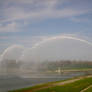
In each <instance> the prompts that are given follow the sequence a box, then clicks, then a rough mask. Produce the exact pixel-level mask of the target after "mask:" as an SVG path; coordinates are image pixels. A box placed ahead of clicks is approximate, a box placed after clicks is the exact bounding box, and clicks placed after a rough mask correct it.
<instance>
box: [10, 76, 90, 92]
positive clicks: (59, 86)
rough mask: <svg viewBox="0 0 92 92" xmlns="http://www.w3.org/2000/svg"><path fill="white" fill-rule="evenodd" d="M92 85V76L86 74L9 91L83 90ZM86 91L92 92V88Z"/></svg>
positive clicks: (64, 91) (58, 91)
mask: <svg viewBox="0 0 92 92" xmlns="http://www.w3.org/2000/svg"><path fill="white" fill-rule="evenodd" d="M90 85H92V77H91V76H90V77H88V76H86V77H78V78H73V79H70V80H66V81H58V82H50V83H46V84H41V85H37V86H34V87H29V88H23V89H20V90H15V91H9V92H81V91H82V90H83V89H85V88H87V87H88V86H90ZM85 92H92V88H89V89H88V91H85Z"/></svg>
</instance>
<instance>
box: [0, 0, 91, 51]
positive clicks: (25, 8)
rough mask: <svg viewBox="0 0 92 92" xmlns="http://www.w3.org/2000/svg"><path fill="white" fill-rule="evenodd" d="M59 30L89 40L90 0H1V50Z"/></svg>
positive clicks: (29, 44) (31, 41)
mask: <svg viewBox="0 0 92 92" xmlns="http://www.w3.org/2000/svg"><path fill="white" fill-rule="evenodd" d="M61 34H74V35H79V36H82V37H84V38H85V39H87V40H89V41H91V42H92V0H0V53H2V51H3V50H4V49H5V48H7V47H8V46H11V45H13V44H19V45H23V46H25V47H31V46H33V45H34V44H35V43H36V42H38V41H40V40H42V39H44V38H47V37H49V36H56V35H61Z"/></svg>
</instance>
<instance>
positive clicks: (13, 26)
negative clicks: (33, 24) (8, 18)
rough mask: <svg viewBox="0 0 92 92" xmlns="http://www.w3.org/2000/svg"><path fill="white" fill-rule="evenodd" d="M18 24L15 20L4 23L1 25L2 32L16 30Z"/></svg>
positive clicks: (0, 30)
mask: <svg viewBox="0 0 92 92" xmlns="http://www.w3.org/2000/svg"><path fill="white" fill-rule="evenodd" d="M16 31H18V30H17V24H16V23H15V22H12V23H8V24H3V25H1V26H0V32H16Z"/></svg>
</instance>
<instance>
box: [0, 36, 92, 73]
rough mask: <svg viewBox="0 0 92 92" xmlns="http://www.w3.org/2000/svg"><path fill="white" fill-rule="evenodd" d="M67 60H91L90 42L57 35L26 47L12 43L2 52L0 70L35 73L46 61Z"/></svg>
mask: <svg viewBox="0 0 92 92" xmlns="http://www.w3.org/2000/svg"><path fill="white" fill-rule="evenodd" d="M67 60H70V61H73V60H76V61H92V43H90V42H88V41H86V40H83V39H79V38H76V37H70V36H57V37H51V38H48V39H46V40H43V41H42V42H40V43H37V44H36V45H34V46H33V47H32V48H28V49H25V48H24V47H23V46H20V45H13V46H10V47H8V48H7V49H6V50H5V51H4V52H3V53H2V55H1V57H0V70H1V73H4V72H6V73H7V72H12V73H13V72H14V73H15V72H16V73H17V74H20V73H18V72H21V73H22V72H36V73H37V72H38V71H37V70H39V67H40V69H41V67H46V66H45V63H46V62H55V61H67ZM44 62H45V63H44ZM43 63H44V65H43ZM42 69H44V68H42Z"/></svg>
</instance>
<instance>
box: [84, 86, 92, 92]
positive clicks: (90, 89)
mask: <svg viewBox="0 0 92 92" xmlns="http://www.w3.org/2000/svg"><path fill="white" fill-rule="evenodd" d="M84 92H92V87H90V88H89V89H87V90H86V91H84Z"/></svg>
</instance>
